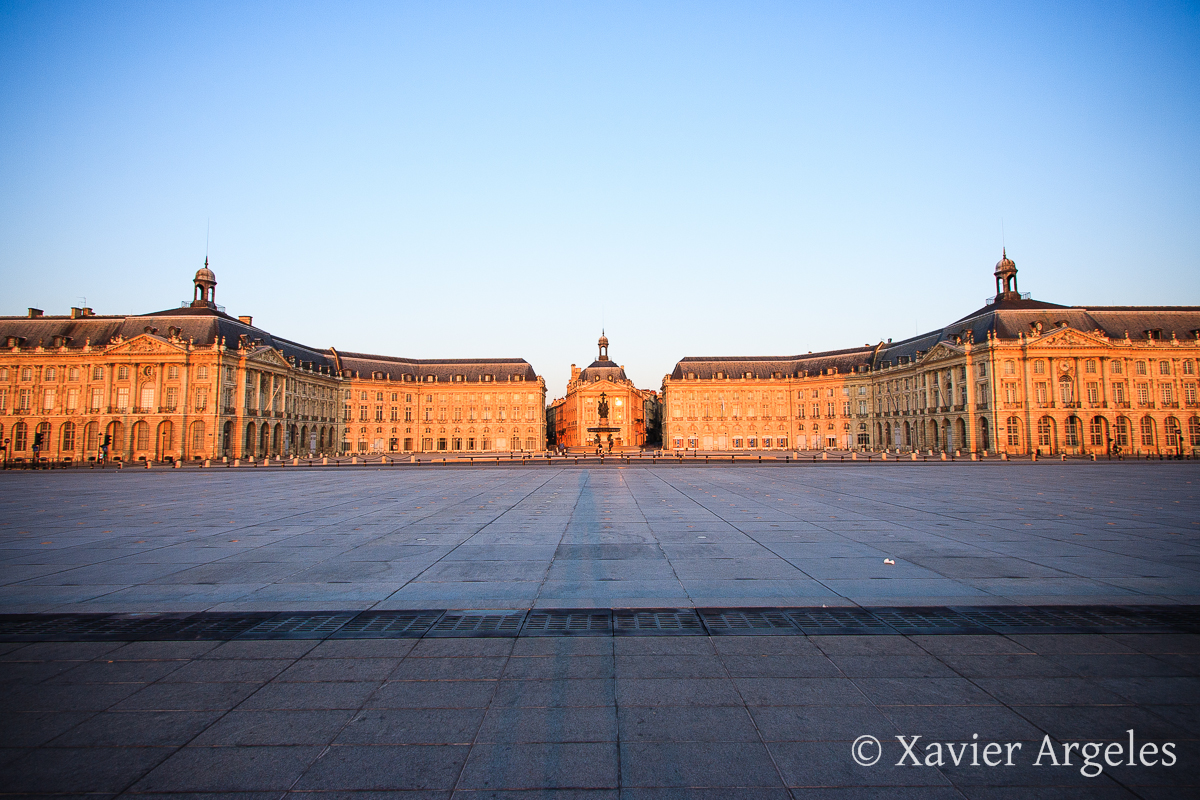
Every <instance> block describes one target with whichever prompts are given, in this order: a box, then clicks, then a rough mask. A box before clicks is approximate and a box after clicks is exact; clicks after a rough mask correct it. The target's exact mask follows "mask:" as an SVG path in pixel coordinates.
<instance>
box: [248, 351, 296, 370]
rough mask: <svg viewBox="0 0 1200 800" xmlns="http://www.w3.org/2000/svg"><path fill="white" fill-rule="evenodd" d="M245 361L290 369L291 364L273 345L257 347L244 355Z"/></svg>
mask: <svg viewBox="0 0 1200 800" xmlns="http://www.w3.org/2000/svg"><path fill="white" fill-rule="evenodd" d="M246 361H248V362H250V363H252V364H255V365H257V366H263V367H282V368H284V369H290V368H291V366H292V365H291V364H289V363H288V361H287V359H285V358H284V357H283V356H282V355H280V353H279V351H278V350H276V349H275V348H273V347H259V348H257V349H255V350H253V351H251V352H250V353H249V354H247V355H246Z"/></svg>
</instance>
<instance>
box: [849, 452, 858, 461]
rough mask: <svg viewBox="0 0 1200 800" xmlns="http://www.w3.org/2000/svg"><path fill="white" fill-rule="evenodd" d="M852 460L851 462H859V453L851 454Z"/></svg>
mask: <svg viewBox="0 0 1200 800" xmlns="http://www.w3.org/2000/svg"><path fill="white" fill-rule="evenodd" d="M850 460H851V461H858V453H851V454H850Z"/></svg>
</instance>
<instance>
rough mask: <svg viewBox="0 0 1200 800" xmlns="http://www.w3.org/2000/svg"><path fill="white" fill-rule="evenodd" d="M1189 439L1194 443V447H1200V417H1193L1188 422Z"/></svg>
mask: <svg viewBox="0 0 1200 800" xmlns="http://www.w3.org/2000/svg"><path fill="white" fill-rule="evenodd" d="M1188 439H1189V440H1190V441H1191V443H1192V447H1200V417H1192V418H1191V419H1189V420H1188Z"/></svg>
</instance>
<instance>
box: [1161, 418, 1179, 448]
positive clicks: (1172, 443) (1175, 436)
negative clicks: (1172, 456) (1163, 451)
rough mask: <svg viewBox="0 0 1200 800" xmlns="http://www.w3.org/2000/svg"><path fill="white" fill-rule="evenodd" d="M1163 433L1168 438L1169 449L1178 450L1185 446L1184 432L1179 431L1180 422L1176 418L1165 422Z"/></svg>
mask: <svg viewBox="0 0 1200 800" xmlns="http://www.w3.org/2000/svg"><path fill="white" fill-rule="evenodd" d="M1163 433H1164V434H1165V435H1166V437H1167V447H1170V448H1173V449H1175V450H1178V449H1179V447H1180V446H1181V445H1182V444H1183V435H1182V433H1183V432H1182V431H1181V430H1180V429H1179V420H1177V419H1175V418H1174V417H1167V418H1166V419H1165V420H1163Z"/></svg>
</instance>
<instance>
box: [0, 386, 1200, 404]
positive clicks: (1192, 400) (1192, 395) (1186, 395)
mask: <svg viewBox="0 0 1200 800" xmlns="http://www.w3.org/2000/svg"><path fill="white" fill-rule="evenodd" d="M1183 401H1184V402H1185V403H1187V404H1188V405H1189V406H1191V405H1195V404H1196V384H1194V383H1185V384H1184V385H1183ZM3 407H4V406H2V405H0V408H3Z"/></svg>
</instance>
